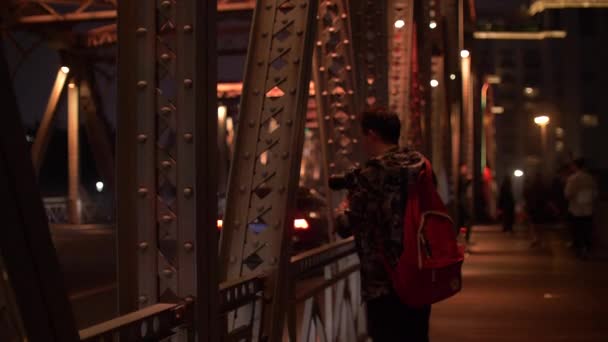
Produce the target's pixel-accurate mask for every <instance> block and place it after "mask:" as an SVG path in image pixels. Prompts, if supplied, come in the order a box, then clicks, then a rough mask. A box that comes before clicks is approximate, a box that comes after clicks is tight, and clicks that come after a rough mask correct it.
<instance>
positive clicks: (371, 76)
mask: <svg viewBox="0 0 608 342" xmlns="http://www.w3.org/2000/svg"><path fill="white" fill-rule="evenodd" d="M386 1H387V0H361V1H350V7H351V8H350V13H352V15H351V18H352V29H353V32H352V35H353V41H354V43H355V51H356V52H357V53H356V54H355V60H356V68H355V69H356V70H357V76H358V79H357V84H358V86H359V89H358V92H357V93H358V94H360V96H357V98H358V99H359V103H357V108H359V109H370V108H378V107H382V108H388V57H387V32H386V30H387V25H386V21H387V11H386V8H387V3H386Z"/></svg>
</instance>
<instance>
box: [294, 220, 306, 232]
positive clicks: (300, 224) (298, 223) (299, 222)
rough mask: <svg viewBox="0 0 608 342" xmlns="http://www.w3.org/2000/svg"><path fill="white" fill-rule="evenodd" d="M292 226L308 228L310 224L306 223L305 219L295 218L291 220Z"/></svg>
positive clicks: (297, 228) (301, 228)
mask: <svg viewBox="0 0 608 342" xmlns="http://www.w3.org/2000/svg"><path fill="white" fill-rule="evenodd" d="M293 227H294V228H295V229H296V230H307V229H308V228H310V226H309V225H308V221H306V220H305V219H296V220H294V221H293Z"/></svg>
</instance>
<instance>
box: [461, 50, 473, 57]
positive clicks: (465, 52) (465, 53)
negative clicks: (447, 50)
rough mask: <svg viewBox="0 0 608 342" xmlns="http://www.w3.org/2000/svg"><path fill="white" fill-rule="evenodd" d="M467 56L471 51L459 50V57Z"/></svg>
mask: <svg viewBox="0 0 608 342" xmlns="http://www.w3.org/2000/svg"><path fill="white" fill-rule="evenodd" d="M469 56H471V53H470V52H469V50H461V51H460V57H462V58H467V57H469Z"/></svg>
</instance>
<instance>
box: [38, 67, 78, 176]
mask: <svg viewBox="0 0 608 342" xmlns="http://www.w3.org/2000/svg"><path fill="white" fill-rule="evenodd" d="M68 72H69V69H65V68H60V69H59V70H58V71H57V77H56V78H55V83H54V84H53V89H52V90H51V94H50V95H49V101H48V103H47V105H46V109H45V110H44V115H43V116H42V121H41V122H40V126H39V127H38V131H37V132H36V139H35V140H34V145H33V146H32V161H33V163H34V172H35V173H36V175H38V173H39V172H40V167H41V165H42V161H43V160H44V155H45V153H46V148H47V147H48V144H49V140H50V138H51V132H50V131H51V130H52V125H53V120H54V119H55V109H57V102H59V97H60V96H61V92H62V91H63V87H64V85H65V80H66V78H67V76H68V75H67V74H68Z"/></svg>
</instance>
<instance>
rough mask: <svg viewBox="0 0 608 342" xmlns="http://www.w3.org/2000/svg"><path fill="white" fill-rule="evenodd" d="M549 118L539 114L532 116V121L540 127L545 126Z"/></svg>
mask: <svg viewBox="0 0 608 342" xmlns="http://www.w3.org/2000/svg"><path fill="white" fill-rule="evenodd" d="M550 120H551V119H549V117H548V116H546V115H540V116H537V117H535V118H534V123H535V124H537V125H539V126H540V127H544V126H547V124H548V123H549V121H550Z"/></svg>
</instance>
